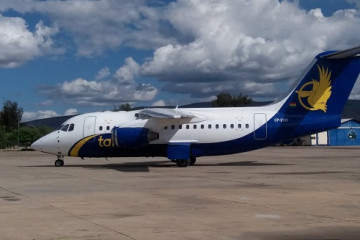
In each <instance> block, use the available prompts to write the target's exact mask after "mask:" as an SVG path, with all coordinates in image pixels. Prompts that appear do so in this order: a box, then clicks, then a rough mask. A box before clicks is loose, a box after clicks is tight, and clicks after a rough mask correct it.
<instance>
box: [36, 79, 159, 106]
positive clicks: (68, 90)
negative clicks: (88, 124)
mask: <svg viewBox="0 0 360 240" xmlns="http://www.w3.org/2000/svg"><path fill="white" fill-rule="evenodd" d="M40 91H41V92H42V93H43V94H45V95H47V96H48V97H49V98H50V99H52V98H56V99H57V100H61V101H64V102H68V103H72V104H76V105H87V106H101V105H112V104H116V103H119V102H139V101H151V100H152V99H153V98H154V97H155V95H156V94H157V92H158V90H157V89H156V88H155V87H154V86H152V85H150V84H144V83H142V84H141V83H135V82H134V83H131V84H122V83H119V82H117V81H116V80H114V79H113V80H108V81H91V80H90V81H89V80H86V79H82V78H77V79H75V80H72V81H65V82H64V83H61V84H57V85H55V86H44V87H42V88H41V89H40Z"/></svg>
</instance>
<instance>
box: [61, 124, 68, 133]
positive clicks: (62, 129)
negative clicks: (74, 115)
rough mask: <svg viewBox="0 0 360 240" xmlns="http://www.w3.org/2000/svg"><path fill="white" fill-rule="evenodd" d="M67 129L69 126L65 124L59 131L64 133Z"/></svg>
mask: <svg viewBox="0 0 360 240" xmlns="http://www.w3.org/2000/svg"><path fill="white" fill-rule="evenodd" d="M68 128H69V124H66V125H65V126H63V127H62V128H61V131H64V132H66V131H67V130H68Z"/></svg>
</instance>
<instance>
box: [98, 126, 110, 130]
mask: <svg viewBox="0 0 360 240" xmlns="http://www.w3.org/2000/svg"><path fill="white" fill-rule="evenodd" d="M103 129H104V127H103V126H100V127H99V130H100V131H102V130H103ZM106 130H107V131H110V126H106Z"/></svg>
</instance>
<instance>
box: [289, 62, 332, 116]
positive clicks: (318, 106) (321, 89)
mask: <svg viewBox="0 0 360 240" xmlns="http://www.w3.org/2000/svg"><path fill="white" fill-rule="evenodd" d="M317 67H318V69H319V75H320V79H319V81H318V80H314V79H312V81H310V82H307V83H305V84H304V85H302V87H301V88H300V89H299V91H296V93H297V94H298V98H299V102H300V104H301V106H303V107H304V108H305V109H307V110H311V111H316V110H322V111H323V112H325V113H326V110H327V105H326V104H327V101H328V99H329V98H330V96H331V88H332V87H331V85H330V84H331V80H330V78H331V72H330V71H329V69H328V68H326V69H325V68H324V67H320V66H319V65H317ZM310 85H312V89H311V90H304V89H309V87H307V86H310ZM303 98H307V101H306V102H307V104H305V103H304V101H303Z"/></svg>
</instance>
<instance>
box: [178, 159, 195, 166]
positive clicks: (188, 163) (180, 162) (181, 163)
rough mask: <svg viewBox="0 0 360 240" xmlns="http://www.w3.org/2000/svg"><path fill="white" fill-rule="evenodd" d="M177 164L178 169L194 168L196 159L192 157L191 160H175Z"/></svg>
mask: <svg viewBox="0 0 360 240" xmlns="http://www.w3.org/2000/svg"><path fill="white" fill-rule="evenodd" d="M175 162H176V165H177V166H178V167H187V166H194V165H195V162H196V157H190V159H181V160H175Z"/></svg>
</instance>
